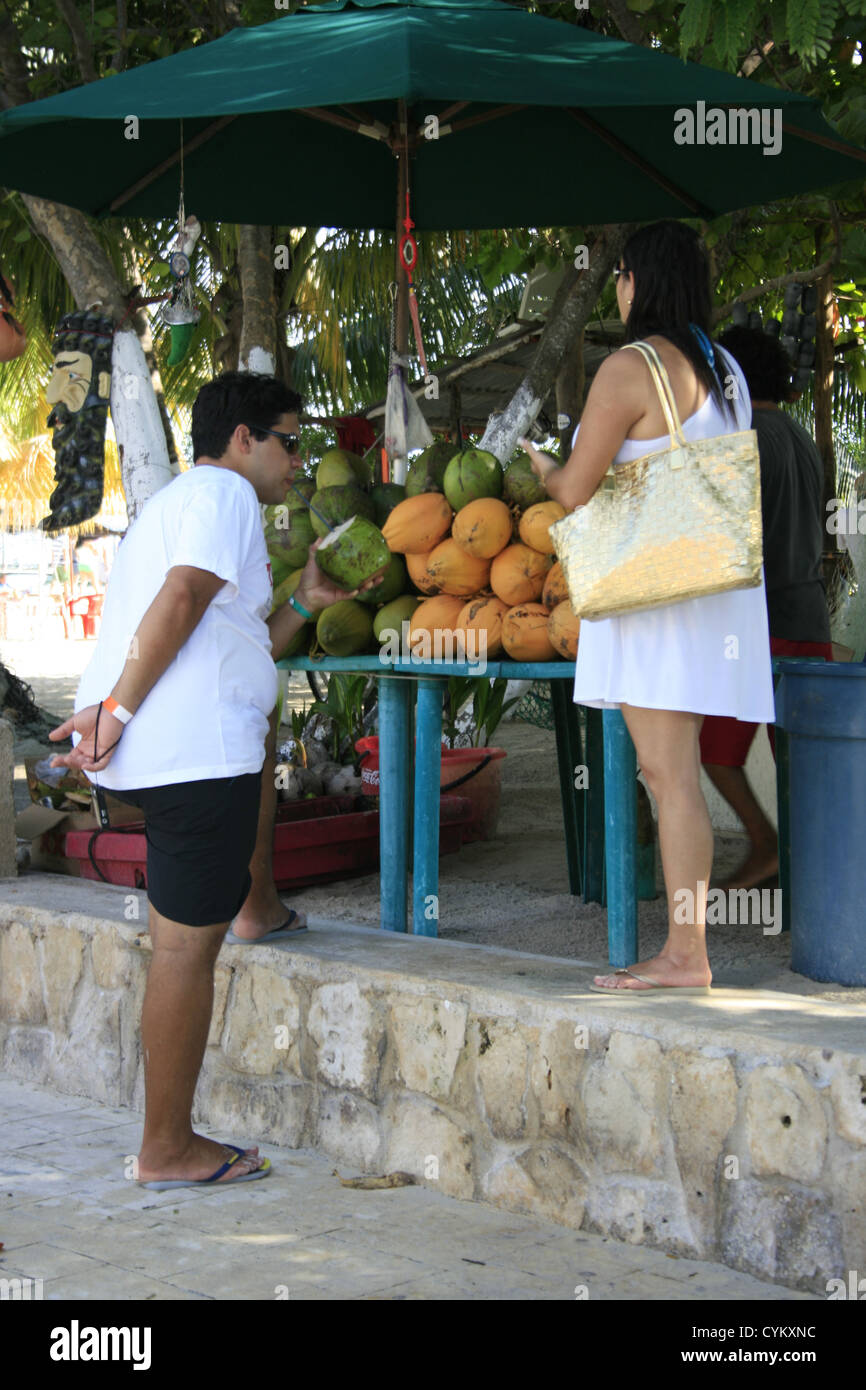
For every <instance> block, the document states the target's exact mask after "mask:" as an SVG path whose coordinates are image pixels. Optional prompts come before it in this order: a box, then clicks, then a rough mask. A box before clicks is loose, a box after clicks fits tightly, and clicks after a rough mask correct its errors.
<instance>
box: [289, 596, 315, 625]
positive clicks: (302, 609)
mask: <svg viewBox="0 0 866 1390" xmlns="http://www.w3.org/2000/svg"><path fill="white" fill-rule="evenodd" d="M289 604H290V606H291V607H292V608H294V610H295V612H296V613H300V615H301V617H302V618H305V619H306V621H307V622H308V623H310V622H312V621H313V615H312V613H310V612H309V611H308V609H306V608H305V607H304V605H303V604H302V603H298V600H297V599H296V598H295V596H294V594H291V595H290V596H289Z"/></svg>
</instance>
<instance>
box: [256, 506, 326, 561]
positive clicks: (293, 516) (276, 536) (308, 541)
mask: <svg viewBox="0 0 866 1390" xmlns="http://www.w3.org/2000/svg"><path fill="white" fill-rule="evenodd" d="M315 539H316V533H315V531H314V530H313V522H312V518H311V516H310V513H309V512H308V511H306V510H301V511H297V512H283V513H282V515H281V516H278V517H277V521H276V525H275V526H274V527H273V528H271V529H270V530H266V532H265V540H266V542H267V545H268V549H269V550H277V551H279V552H281V553H282V555H283V558H284V559H285V560H287V561H288V564H289V567H290V568H291V569H297V567H298V566H299V565H303V564H304V563H305V562H306V559H307V554H308V552H309V549H310V546H311V545H312V544H313V541H314V540H315Z"/></svg>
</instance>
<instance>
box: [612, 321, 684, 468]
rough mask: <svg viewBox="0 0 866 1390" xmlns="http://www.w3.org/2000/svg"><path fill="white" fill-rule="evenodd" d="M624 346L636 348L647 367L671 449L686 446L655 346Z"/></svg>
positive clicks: (643, 344)
mask: <svg viewBox="0 0 866 1390" xmlns="http://www.w3.org/2000/svg"><path fill="white" fill-rule="evenodd" d="M625 346H626V347H630V348H636V349H637V351H638V352H639V353H640V355H641V357H642V358H643V359H644V361H645V362H646V364H647V366H648V367H649V370H650V376H651V377H652V379H653V384H654V385H655V388H656V391H657V393H658V398H659V402H660V404H661V408H662V410H663V411H664V417H665V422H666V424H667V427H668V434H669V435H670V437H671V449H672V450H673V449H675V448H676V447H677V446H679V448H681V449H685V448H687V441H686V438H685V435H684V434H683V427H682V422H681V421H680V417H679V412H678V411H677V403H676V400H675V399H674V393H673V389H672V387H671V382H670V377H669V376H668V374H667V371H666V370H665V365H664V363H663V362H662V360H661V358H660V357H659V355H658V353H657V352H656V350H655V348H654V347H653V346H652V345H651V344H650V343H626V344H625Z"/></svg>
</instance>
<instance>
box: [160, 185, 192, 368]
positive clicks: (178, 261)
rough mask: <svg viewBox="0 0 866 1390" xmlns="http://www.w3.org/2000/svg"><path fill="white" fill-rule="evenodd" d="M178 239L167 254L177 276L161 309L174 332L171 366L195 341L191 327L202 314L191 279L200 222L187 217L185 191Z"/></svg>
mask: <svg viewBox="0 0 866 1390" xmlns="http://www.w3.org/2000/svg"><path fill="white" fill-rule="evenodd" d="M177 225H178V231H177V240H176V241H175V244H174V247H173V249H172V251H171V254H170V255H169V258H168V268H169V270H170V271H171V274H172V276H173V278H174V286H173V288H172V291H171V298H170V299H169V302H168V304H167V305H166V306H165V308H164V309H163V311H162V320H163V323H166V324H168V326H169V331H170V333H171V351H170V352H169V354H168V366H169V367H174V366H176V365H177V363H178V362H182V361H183V359H184V358H185V357H186V354H187V353H188V351H189V345H190V343H191V342H192V331H193V328H194V327H195V325H196V324H197V323H198V321H199V318H200V317H201V311H200V310H199V309H198V308H197V307H196V304H195V300H194V297H193V287H192V282H191V280H190V274H189V272H190V265H191V257H192V253H193V248H194V246H195V244H196V242H197V241H198V239H199V237H200V236H201V223H200V222H199V220H198V218H197V217H194V216H190V217H184V208H183V192H181V198H180V209H179V212H178V219H177Z"/></svg>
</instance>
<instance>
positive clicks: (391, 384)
mask: <svg viewBox="0 0 866 1390" xmlns="http://www.w3.org/2000/svg"><path fill="white" fill-rule="evenodd" d="M414 226H415V223H414V222H413V221H412V217H411V214H410V212H409V189H408V186H407V188H406V216H405V217H404V219H403V228H404V231H403V235H402V237H401V238H400V242H399V246H398V254H399V257H400V264H401V266H402V267H403V269H404V271H405V272H406V279H407V281H408V285H409V315H410V318H411V320H412V330H413V333H414V337H415V347H416V349H417V352H418V359H419V361H420V363H421V370H422V371H423V373H424V376H425V377H426V376H427V374H428V373H427V357H426V355H425V352H424V343H423V341H422V338H421V319H420V316H419V314H418V300H417V297H416V295H415V286H414V284H413V282H412V272H413V271H414V269H415V267H416V265H417V264H418V244H417V242H416V240H415V238H414V237H413V235H412V228H413V227H414ZM390 293H391V337H390V343H389V349H390V355H389V361H388V392H387V395H386V397H385V442H384V450H383V455H384V457H383V481H384V482H386V483H387V482H395V483H402V482H405V480H406V471H407V468H408V463H409V453H410V451H411V450H413V449H426V448H427V446H428V445H429V444H432V443H433V435H432V434H431V433H430V429H429V427H428V425H427V421H426V420H425V419H424V416H423V415H422V413H421V410H420V408H419V406H418V403H417V401H416V400H415V397H414V396H413V395H412V393H411V391H410V390H409V385H408V380H407V374H406V369H407V367H408V366H409V357H408V355H404V354H402V353H400V352H398V351H397V293H398V289H397V285H396V284H392V285H391V291H390Z"/></svg>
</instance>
